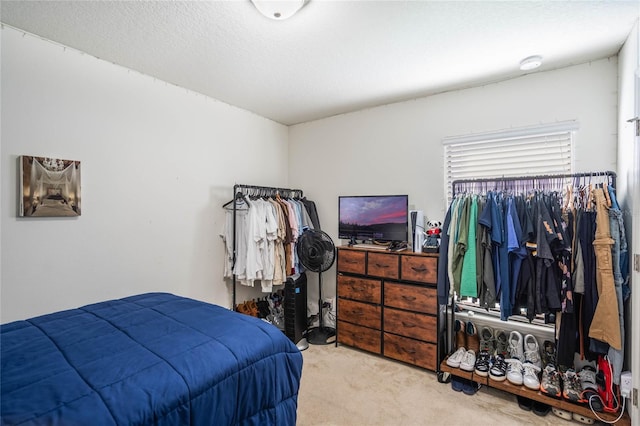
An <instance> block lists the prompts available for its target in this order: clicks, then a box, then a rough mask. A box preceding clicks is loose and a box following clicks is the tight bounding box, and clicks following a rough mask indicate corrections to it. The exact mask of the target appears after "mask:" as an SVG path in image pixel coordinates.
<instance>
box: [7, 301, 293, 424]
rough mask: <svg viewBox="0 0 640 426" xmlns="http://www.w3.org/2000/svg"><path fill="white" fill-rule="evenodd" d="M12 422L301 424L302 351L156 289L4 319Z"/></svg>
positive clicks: (231, 316)
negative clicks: (298, 414)
mask: <svg viewBox="0 0 640 426" xmlns="http://www.w3.org/2000/svg"><path fill="white" fill-rule="evenodd" d="M0 336H1V342H0V345H1V353H0V361H1V368H2V370H0V374H1V383H0V386H1V390H0V392H1V395H0V397H1V400H0V404H1V417H2V419H1V420H2V424H3V425H31V424H46V425H65V426H67V425H89V424H90V425H143V424H158V425H213V424H215V425H227V424H242V425H269V424H277V425H295V423H296V409H297V398H298V389H299V384H300V377H301V374H302V354H301V353H300V351H299V350H298V349H297V348H296V346H295V345H294V344H293V343H292V342H291V341H290V340H289V339H287V338H286V336H285V335H284V334H283V333H282V331H280V330H279V329H278V328H276V327H274V326H273V325H271V324H268V323H266V322H264V321H262V320H259V319H257V318H253V317H250V316H247V315H242V314H239V313H236V312H233V311H230V310H228V309H225V308H222V307H220V306H216V305H212V304H208V303H204V302H200V301H196V300H193V299H188V298H184V297H179V296H175V295H172V294H168V293H147V294H141V295H136V296H131V297H127V298H123V299H118V300H110V301H105V302H100V303H96V304H92V305H87V306H84V307H81V308H78V309H71V310H67V311H61V312H56V313H52V314H49V315H44V316H40V317H35V318H31V319H28V320H25V321H16V322H12V323H7V324H3V325H2V326H1V327H0Z"/></svg>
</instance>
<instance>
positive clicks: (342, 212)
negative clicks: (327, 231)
mask: <svg viewBox="0 0 640 426" xmlns="http://www.w3.org/2000/svg"><path fill="white" fill-rule="evenodd" d="M408 209H409V196H408V195H357V196H340V197H338V238H340V239H345V240H350V241H351V242H352V243H356V242H358V241H360V240H362V241H363V242H369V241H375V242H389V241H407V236H408V232H409V219H408V217H409V215H408Z"/></svg>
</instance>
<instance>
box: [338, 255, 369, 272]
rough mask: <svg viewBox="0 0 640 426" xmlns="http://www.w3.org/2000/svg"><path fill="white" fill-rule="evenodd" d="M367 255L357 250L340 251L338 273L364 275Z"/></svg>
mask: <svg viewBox="0 0 640 426" xmlns="http://www.w3.org/2000/svg"><path fill="white" fill-rule="evenodd" d="M366 255H367V253H366V252H364V251H356V250H338V272H350V273H352V274H360V275H364V273H365V258H366Z"/></svg>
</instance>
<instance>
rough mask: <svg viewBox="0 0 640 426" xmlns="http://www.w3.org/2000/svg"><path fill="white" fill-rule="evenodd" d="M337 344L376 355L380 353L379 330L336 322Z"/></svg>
mask: <svg viewBox="0 0 640 426" xmlns="http://www.w3.org/2000/svg"><path fill="white" fill-rule="evenodd" d="M338 343H343V344H345V345H348V346H354V347H356V348H360V349H364V350H365V351H369V352H375V353H377V354H379V353H381V352H382V351H381V346H380V343H381V335H380V330H372V329H370V328H367V327H361V326H358V325H354V324H350V323H348V322H344V321H338Z"/></svg>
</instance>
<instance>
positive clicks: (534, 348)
mask: <svg viewBox="0 0 640 426" xmlns="http://www.w3.org/2000/svg"><path fill="white" fill-rule="evenodd" d="M509 355H510V358H516V359H519V360H520V361H522V362H525V361H527V362H530V363H532V364H533V365H535V366H537V367H538V368H542V361H541V359H540V346H539V345H538V340H537V339H536V337H535V336H534V335H533V334H526V335H525V336H524V338H523V337H522V334H520V332H518V331H515V330H514V331H512V332H511V333H510V334H509Z"/></svg>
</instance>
